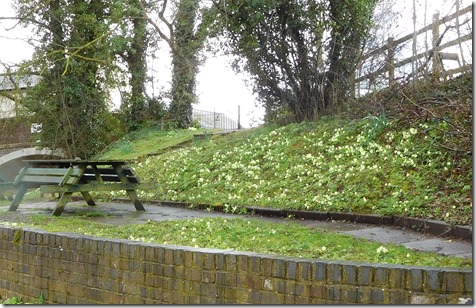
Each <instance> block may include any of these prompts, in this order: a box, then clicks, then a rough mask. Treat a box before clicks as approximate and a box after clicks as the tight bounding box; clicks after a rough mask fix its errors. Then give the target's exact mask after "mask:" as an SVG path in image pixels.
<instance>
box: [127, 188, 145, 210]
mask: <svg viewBox="0 0 476 308" xmlns="http://www.w3.org/2000/svg"><path fill="white" fill-rule="evenodd" d="M126 192H127V194H128V195H129V198H131V200H132V203H134V207H135V208H136V210H137V211H144V212H145V208H144V206H143V205H142V202H140V201H139V198H138V197H137V194H136V192H135V190H126Z"/></svg>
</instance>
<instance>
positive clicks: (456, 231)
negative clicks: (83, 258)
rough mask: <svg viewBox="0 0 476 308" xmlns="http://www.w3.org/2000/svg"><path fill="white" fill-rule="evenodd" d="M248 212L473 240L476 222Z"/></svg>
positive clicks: (220, 209) (197, 206)
mask: <svg viewBox="0 0 476 308" xmlns="http://www.w3.org/2000/svg"><path fill="white" fill-rule="evenodd" d="M114 201H117V202H129V200H128V199H125V198H117V199H114ZM147 203H150V204H158V205H164V206H173V207H184V208H195V209H203V210H205V209H210V208H213V210H214V211H217V212H224V206H222V205H216V206H215V205H210V204H191V203H187V202H179V201H160V200H156V201H147ZM240 208H243V209H245V210H246V211H247V212H248V213H254V214H257V215H262V216H267V217H290V216H292V217H294V218H298V219H301V218H304V219H313V220H324V221H325V220H336V221H343V220H344V221H348V222H353V223H363V224H373V225H387V226H395V227H404V228H409V229H412V230H413V231H417V232H420V233H422V234H431V235H435V236H443V237H447V238H453V239H462V240H464V241H469V242H472V241H473V230H472V226H457V225H450V224H448V223H446V222H444V221H437V220H425V219H420V218H412V217H404V216H399V215H391V216H383V215H375V214H354V213H337V212H319V211H301V210H282V209H273V208H263V207H256V206H240Z"/></svg>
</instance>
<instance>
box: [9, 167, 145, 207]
mask: <svg viewBox="0 0 476 308" xmlns="http://www.w3.org/2000/svg"><path fill="white" fill-rule="evenodd" d="M23 163H24V164H25V166H24V167H23V168H22V169H21V170H20V172H19V174H18V175H17V177H16V178H15V182H14V186H15V187H18V188H19V189H18V192H17V193H16V195H15V198H14V199H13V201H12V204H11V205H10V208H9V211H16V210H17V208H18V205H19V204H20V202H21V200H22V199H23V196H24V195H25V193H26V192H27V190H28V189H30V188H40V191H41V192H43V193H48V192H49V193H60V198H59V200H58V203H57V204H56V208H55V210H54V211H53V213H52V214H53V215H55V216H59V215H61V213H62V212H63V210H64V207H65V205H66V203H68V202H69V201H70V199H71V196H72V194H73V193H76V192H80V193H81V194H82V195H83V197H84V199H85V200H86V202H87V204H88V205H90V206H95V205H96V203H95V202H94V200H93V198H92V197H91V195H90V194H89V192H91V191H114V190H125V191H126V192H127V194H128V195H129V198H130V199H131V200H132V203H133V204H134V206H135V208H136V210H137V211H145V208H144V206H143V205H142V203H141V202H140V201H139V198H138V197H137V194H136V190H137V189H150V188H152V186H151V185H149V184H144V183H140V181H139V178H138V177H137V176H136V175H135V174H134V171H133V170H132V168H130V167H129V166H128V162H127V161H120V160H64V159H60V160H24V161H23Z"/></svg>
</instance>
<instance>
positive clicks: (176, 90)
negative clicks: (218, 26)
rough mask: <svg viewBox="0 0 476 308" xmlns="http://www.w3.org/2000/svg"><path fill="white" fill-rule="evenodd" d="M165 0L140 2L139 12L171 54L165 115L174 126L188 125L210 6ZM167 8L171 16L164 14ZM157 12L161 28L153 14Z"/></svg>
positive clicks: (186, 0)
mask: <svg viewBox="0 0 476 308" xmlns="http://www.w3.org/2000/svg"><path fill="white" fill-rule="evenodd" d="M168 5H169V3H168V1H167V0H164V1H161V3H160V4H158V5H157V7H155V10H152V11H150V12H149V11H148V10H147V9H146V7H145V6H142V9H143V16H144V18H145V19H147V20H148V21H149V23H150V24H151V25H152V26H153V28H154V30H155V31H156V32H157V33H158V34H159V36H160V37H161V38H162V39H163V40H165V41H166V42H167V44H168V46H169V48H170V55H171V57H172V85H171V91H170V97H171V103H170V106H169V118H170V119H171V121H173V122H175V125H176V127H178V128H188V127H189V126H190V123H191V121H192V109H193V107H192V106H193V104H194V103H195V102H196V101H197V97H196V93H195V88H196V76H197V74H198V68H199V65H200V62H201V61H200V52H201V51H202V49H203V47H204V42H205V40H206V38H207V35H208V25H209V24H210V21H211V19H210V16H211V14H210V9H209V8H207V7H204V6H202V5H201V3H200V1H199V0H180V1H177V2H176V3H175V5H173V6H171V7H168ZM167 9H169V10H171V11H172V12H173V13H172V16H171V17H167V16H166V11H167ZM152 14H157V16H158V18H159V20H160V23H161V24H162V25H163V26H164V27H163V28H164V29H163V28H161V27H160V26H159V24H157V23H156V22H155V21H154V19H153V18H151V16H152Z"/></svg>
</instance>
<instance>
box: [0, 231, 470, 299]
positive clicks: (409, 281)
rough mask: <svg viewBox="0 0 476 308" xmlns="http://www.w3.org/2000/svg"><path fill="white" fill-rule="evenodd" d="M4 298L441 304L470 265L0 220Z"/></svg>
mask: <svg viewBox="0 0 476 308" xmlns="http://www.w3.org/2000/svg"><path fill="white" fill-rule="evenodd" d="M0 255H1V256H2V257H3V258H2V266H1V269H0V296H1V297H2V298H8V297H13V296H15V297H22V298H23V299H24V301H28V300H32V299H35V298H38V296H40V294H43V296H44V298H45V300H46V302H47V303H59V304H333V303H349V304H350V303H358V304H412V303H419V304H436V303H441V304H447V303H458V302H460V301H461V299H466V298H472V296H473V291H472V290H473V284H472V281H473V280H472V270H471V269H450V268H432V267H410V266H399V265H383V264H364V263H353V262H331V261H319V260H308V259H297V258H281V257H276V256H272V255H263V254H253V253H246V252H236V251H224V250H214V249H194V248H191V247H179V246H167V245H154V244H147V243H141V242H135V241H127V240H114V239H101V238H93V237H86V236H80V235H75V234H53V233H48V232H45V231H41V230H34V229H23V230H22V229H14V228H10V227H0Z"/></svg>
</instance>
